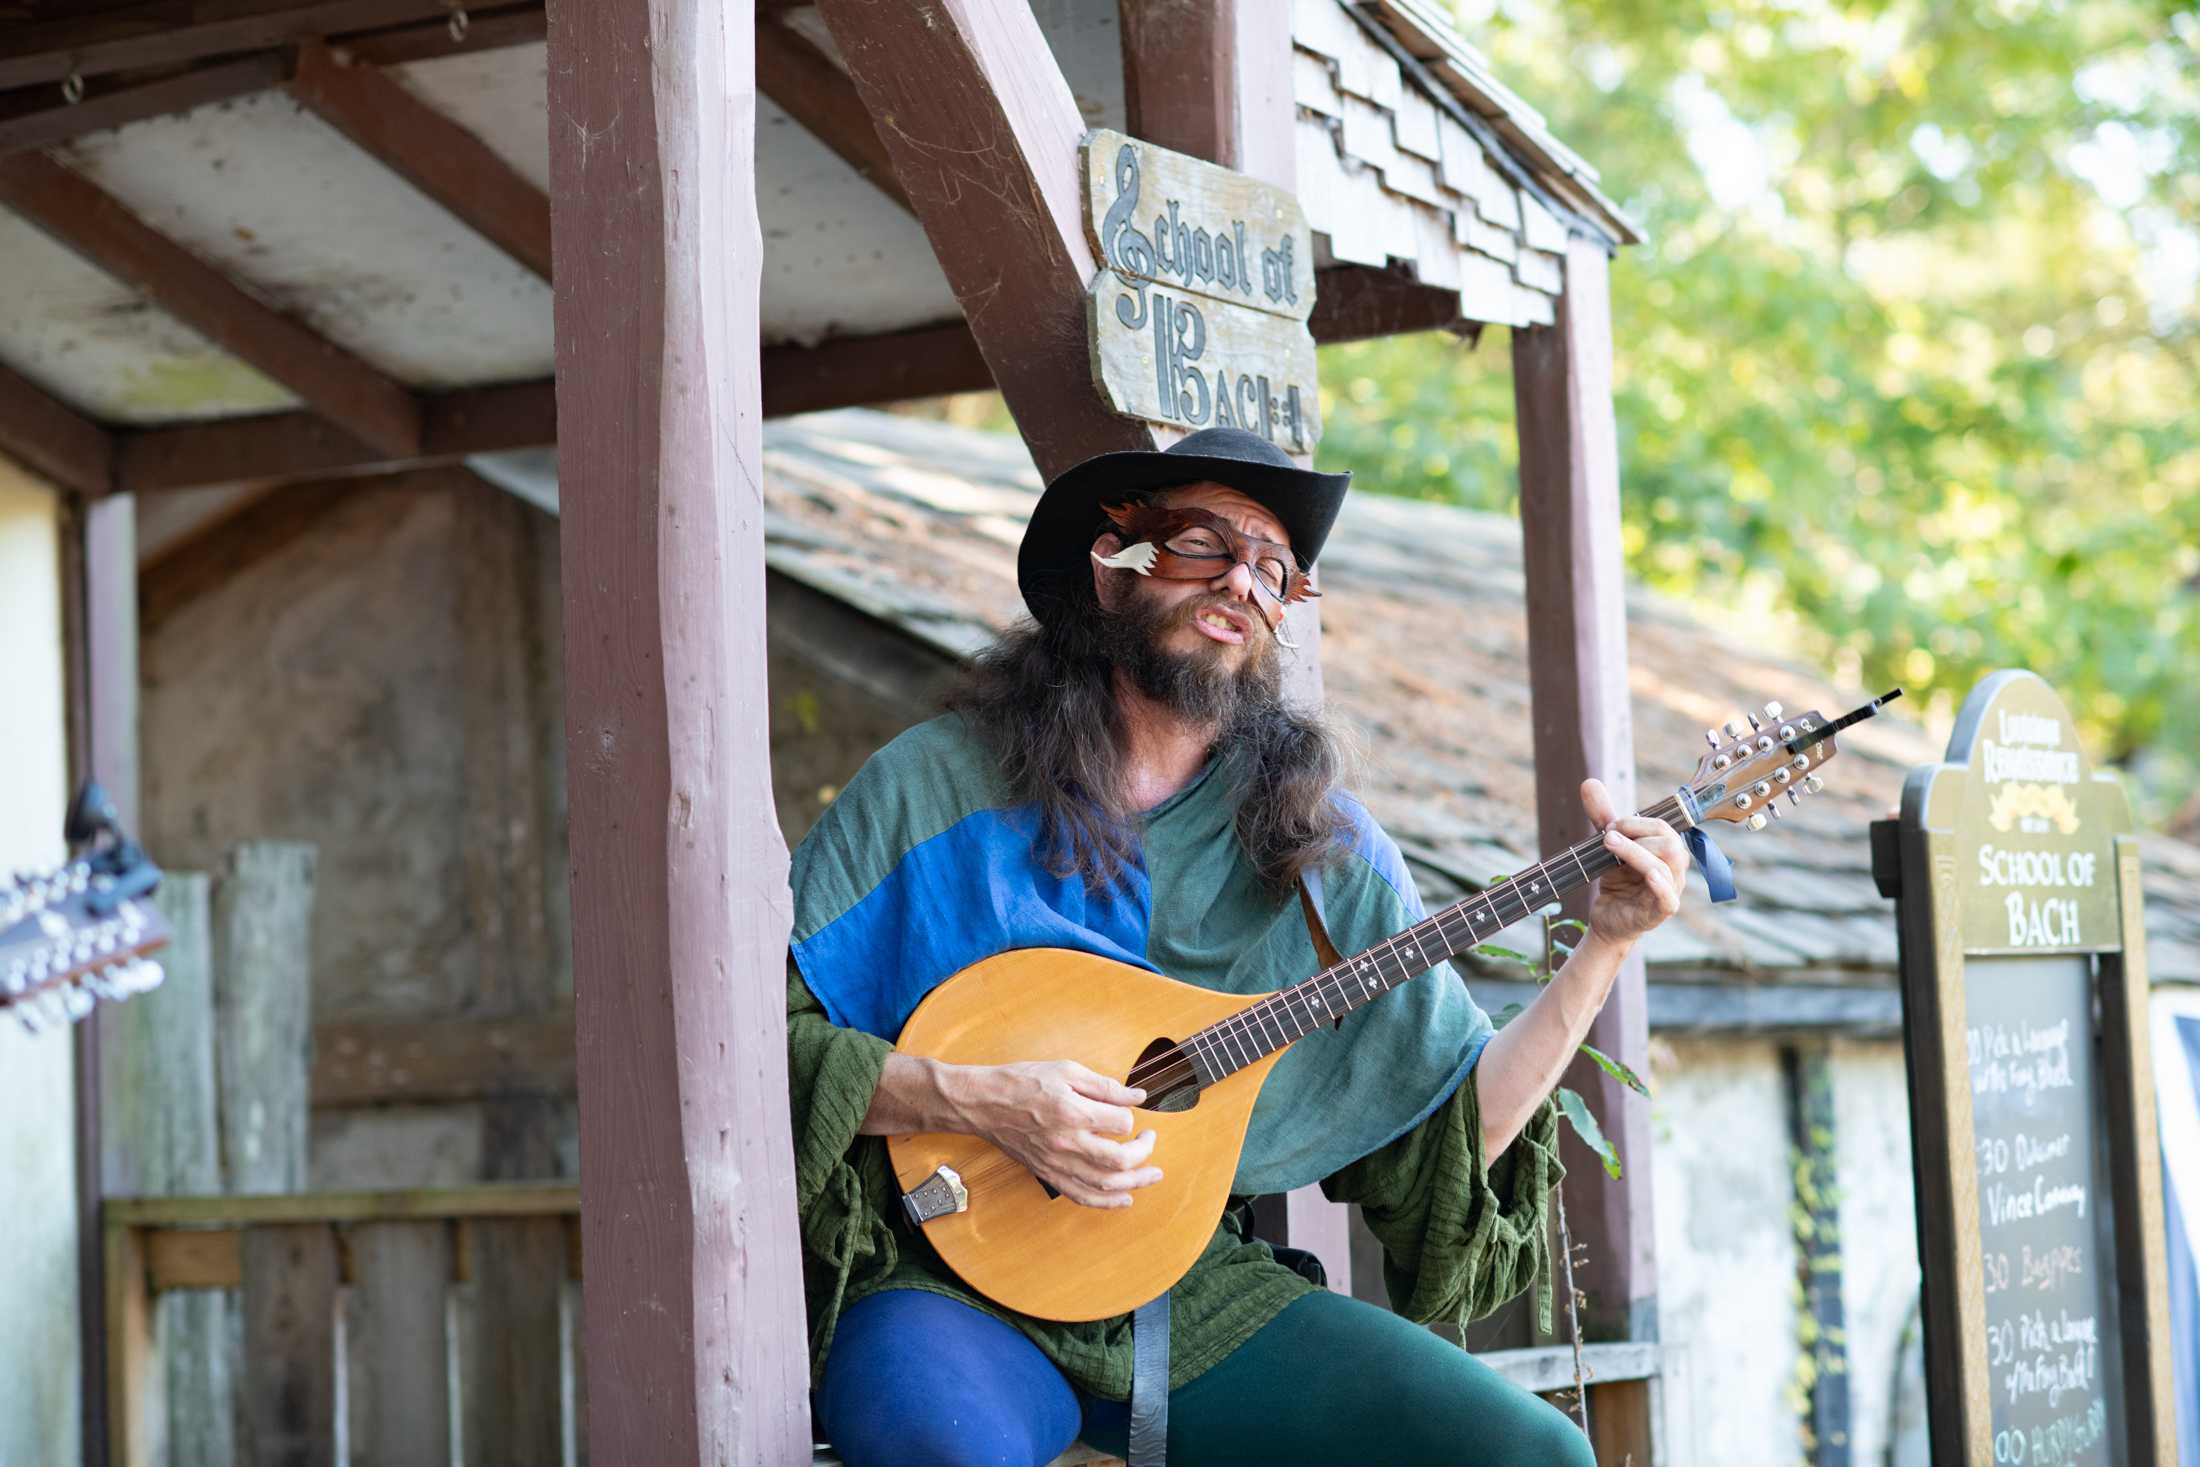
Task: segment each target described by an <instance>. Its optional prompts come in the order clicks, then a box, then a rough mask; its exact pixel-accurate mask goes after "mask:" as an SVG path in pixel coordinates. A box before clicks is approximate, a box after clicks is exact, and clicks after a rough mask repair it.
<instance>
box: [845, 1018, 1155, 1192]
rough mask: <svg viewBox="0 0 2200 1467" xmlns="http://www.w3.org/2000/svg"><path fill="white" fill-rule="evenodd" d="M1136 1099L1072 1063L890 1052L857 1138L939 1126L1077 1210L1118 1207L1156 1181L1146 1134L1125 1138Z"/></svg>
mask: <svg viewBox="0 0 2200 1467" xmlns="http://www.w3.org/2000/svg"><path fill="white" fill-rule="evenodd" d="M1145 1098H1146V1093H1145V1092H1144V1091H1143V1090H1138V1089H1134V1088H1133V1087H1131V1086H1128V1085H1123V1084H1120V1083H1118V1082H1117V1081H1114V1080H1111V1079H1109V1078H1108V1077H1107V1076H1105V1075H1102V1074H1100V1073H1098V1072H1097V1071H1094V1070H1090V1069H1087V1068H1086V1067H1085V1066H1083V1065H1081V1064H1078V1063H1077V1062H1076V1061H1075V1060H1026V1061H1024V1062H1022V1063H1019V1064H1012V1065H950V1064H942V1063H940V1062H939V1061H937V1060H928V1059H921V1058H919V1057H917V1056H915V1055H906V1054H893V1055H888V1056H887V1059H886V1069H885V1071H884V1072H883V1073H882V1074H881V1075H880V1076H879V1083H878V1089H877V1090H876V1091H875V1092H874V1093H873V1094H872V1097H871V1108H870V1109H869V1110H868V1111H867V1112H865V1114H864V1117H863V1125H862V1127H861V1128H860V1129H861V1131H862V1133H863V1134H864V1135H867V1136H908V1135H916V1134H921V1133H925V1132H935V1131H948V1132H956V1133H960V1134H962V1135H966V1136H978V1137H982V1138H984V1139H985V1140H987V1141H990V1142H992V1143H993V1144H994V1145H995V1146H998V1147H999V1148H1000V1149H1001V1150H1002V1151H1004V1152H1006V1153H1007V1154H1008V1155H1009V1156H1011V1157H1014V1158H1015V1159H1016V1160H1017V1161H1018V1162H1020V1163H1021V1164H1022V1165H1023V1166H1025V1167H1026V1168H1028V1169H1029V1170H1030V1171H1031V1172H1032V1174H1033V1175H1035V1176H1037V1177H1039V1178H1040V1179H1041V1180H1042V1181H1044V1182H1046V1183H1047V1184H1048V1185H1049V1186H1051V1187H1053V1188H1054V1190H1055V1191H1057V1192H1060V1193H1061V1194H1062V1195H1063V1196H1064V1197H1067V1198H1069V1199H1070V1200H1071V1201H1073V1202H1081V1203H1083V1204H1084V1205H1085V1206H1087V1207H1128V1206H1130V1205H1131V1193H1132V1192H1133V1191H1134V1190H1136V1189H1137V1188H1140V1187H1149V1186H1152V1185H1153V1184H1154V1183H1155V1182H1158V1181H1160V1180H1161V1169H1160V1168H1159V1167H1157V1166H1149V1165H1147V1164H1146V1163H1147V1160H1148V1158H1149V1157H1151V1156H1152V1155H1153V1148H1154V1141H1155V1135H1154V1133H1153V1132H1152V1131H1150V1130H1147V1131H1140V1132H1139V1133H1138V1134H1137V1135H1135V1136H1133V1135H1131V1130H1132V1128H1133V1126H1135V1125H1136V1118H1135V1117H1134V1116H1133V1115H1132V1114H1131V1111H1130V1107H1131V1106H1134V1105H1137V1104H1139V1103H1140V1102H1142V1101H1144V1100H1145Z"/></svg>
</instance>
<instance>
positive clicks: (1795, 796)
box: [1775, 790, 1803, 808]
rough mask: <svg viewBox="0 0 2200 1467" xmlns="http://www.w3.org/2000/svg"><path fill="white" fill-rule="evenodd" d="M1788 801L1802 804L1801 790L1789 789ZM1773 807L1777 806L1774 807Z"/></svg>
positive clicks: (1791, 803)
mask: <svg viewBox="0 0 2200 1467" xmlns="http://www.w3.org/2000/svg"><path fill="white" fill-rule="evenodd" d="M1788 803H1789V804H1790V805H1800V804H1802V803H1803V795H1802V792H1801V791H1800V790H1789V791H1788ZM1775 808H1777V807H1775Z"/></svg>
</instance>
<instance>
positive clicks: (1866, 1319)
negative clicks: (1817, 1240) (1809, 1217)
mask: <svg viewBox="0 0 2200 1467" xmlns="http://www.w3.org/2000/svg"><path fill="white" fill-rule="evenodd" d="M1833 1107H1834V1121H1833V1125H1834V1138H1835V1139H1834V1149H1835V1168H1836V1170H1835V1175H1836V1182H1837V1185H1838V1186H1839V1187H1840V1189H1841V1311H1842V1313H1843V1315H1845V1316H1846V1318H1847V1322H1848V1334H1849V1413H1850V1415H1849V1419H1850V1430H1849V1441H1850V1450H1851V1452H1852V1456H1851V1460H1852V1461H1854V1462H1857V1463H1859V1464H1876V1463H1878V1462H1881V1461H1882V1460H1884V1455H1885V1453H1886V1450H1887V1438H1888V1423H1889V1419H1890V1412H1891V1411H1892V1409H1893V1394H1894V1378H1895V1367H1896V1364H1897V1362H1898V1360H1899V1358H1900V1355H1901V1352H1902V1350H1903V1347H1904V1344H1905V1341H1904V1339H1903V1331H1904V1329H1905V1327H1906V1326H1907V1325H1908V1324H1909V1321H1910V1311H1911V1309H1912V1308H1913V1306H1914V1305H1915V1304H1916V1302H1917V1284H1918V1271H1917V1216H1916V1213H1915V1211H1914V1207H1915V1202H1914V1197H1915V1193H1914V1190H1913V1189H1912V1187H1911V1185H1910V1097H1909V1086H1908V1082H1907V1081H1906V1080H1905V1079H1904V1077H1903V1069H1902V1043H1901V1041H1900V1040H1896V1039H1883V1040H1841V1041H1836V1042H1835V1044H1834V1046H1833Z"/></svg>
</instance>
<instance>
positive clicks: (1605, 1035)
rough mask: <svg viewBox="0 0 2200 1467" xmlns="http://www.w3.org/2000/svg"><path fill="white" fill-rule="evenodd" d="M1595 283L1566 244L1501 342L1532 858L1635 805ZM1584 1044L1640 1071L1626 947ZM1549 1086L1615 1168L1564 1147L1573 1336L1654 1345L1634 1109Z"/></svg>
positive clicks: (1599, 283) (1644, 1193)
mask: <svg viewBox="0 0 2200 1467" xmlns="http://www.w3.org/2000/svg"><path fill="white" fill-rule="evenodd" d="M1607 268H1608V262H1607V260H1606V258H1605V255H1604V251H1603V250H1602V249H1601V248H1600V247H1598V246H1596V245H1593V244H1590V243H1588V242H1587V241H1584V240H1582V239H1580V238H1578V237H1577V238H1575V239H1574V240H1573V241H1572V243H1571V244H1570V246H1569V247H1568V249H1567V253H1566V293H1565V295H1564V296H1563V297H1561V298H1560V300H1559V303H1558V317H1557V320H1556V321H1554V322H1553V323H1552V324H1551V325H1549V326H1542V327H1533V328H1529V329H1525V330H1515V331H1514V332H1513V400H1514V411H1515V413H1516V414H1517V416H1518V420H1519V433H1520V524H1521V533H1522V538H1523V540H1524V542H1525V547H1524V560H1525V567H1526V571H1527V586H1528V592H1527V600H1528V675H1529V695H1530V698H1531V699H1532V703H1533V717H1534V722H1535V803H1536V830H1537V837H1538V840H1539V841H1540V843H1541V845H1542V847H1543V849H1544V850H1546V851H1552V850H1558V849H1560V848H1562V847H1564V846H1566V845H1569V844H1571V843H1573V842H1575V841H1578V840H1582V839H1585V838H1587V837H1588V836H1590V835H1593V834H1594V833H1595V832H1594V831H1593V830H1592V829H1591V827H1590V825H1589V822H1588V819H1587V817H1586V816H1584V815H1583V814H1582V809H1581V793H1580V786H1581V781H1582V780H1583V779H1585V778H1588V777H1590V776H1594V777H1596V778H1598V779H1601V780H1603V781H1604V784H1605V786H1606V788H1608V789H1609V790H1610V791H1611V794H1612V802H1613V804H1615V805H1617V806H1618V807H1619V808H1620V809H1621V810H1633V809H1634V808H1635V805H1636V799H1635V747H1634V729H1633V723H1632V719H1631V716H1630V712H1629V704H1628V698H1629V692H1628V683H1627V619H1626V601H1625V595H1626V576H1625V568H1624V567H1623V566H1622V564H1621V562H1620V520H1619V437H1618V430H1617V427H1616V425H1615V423H1614V420H1613V416H1612V325H1611V300H1610V286H1609V282H1608V277H1607ZM1694 899H1695V898H1693V897H1691V900H1694ZM1566 911H1567V915H1568V916H1572V917H1586V916H1587V914H1588V900H1587V894H1586V893H1585V892H1577V893H1576V894H1575V895H1574V897H1573V899H1572V900H1570V901H1569V902H1568V903H1567V908H1566ZM1589 1042H1590V1043H1591V1044H1593V1045H1595V1046H1596V1047H1597V1048H1599V1049H1601V1050H1603V1051H1604V1052H1605V1053H1606V1054H1609V1055H1612V1056H1614V1057H1616V1058H1618V1059H1620V1060H1621V1061H1623V1062H1625V1063H1626V1064H1628V1065H1630V1066H1632V1067H1633V1068H1634V1069H1635V1070H1636V1071H1637V1072H1641V1071H1642V1070H1643V1068H1644V1066H1645V1064H1646V1062H1647V1059H1648V1050H1649V1044H1650V1024H1649V999H1648V992H1647V989H1646V987H1645V983H1644V974H1643V964H1642V954H1641V950H1640V949H1639V948H1638V949H1637V950H1636V952H1635V954H1634V955H1633V956H1631V957H1630V958H1629V959H1628V960H1627V963H1626V965H1625V966H1624V967H1623V968H1622V969H1621V970H1620V974H1619V978H1618V981H1617V982H1616V983H1615V984H1614V986H1613V988H1612V995H1611V997H1610V999H1608V1000H1607V1001H1606V1003H1605V1005H1604V1010H1603V1012H1602V1013H1600V1014H1599V1015H1598V1016H1597V1019H1596V1022H1595V1024H1594V1025H1593V1026H1591V1028H1590V1030H1589ZM1565 1083H1566V1084H1568V1085H1571V1086H1573V1087H1574V1088H1575V1089H1577V1090H1579V1091H1580V1092H1581V1093H1582V1094H1583V1095H1584V1096H1585V1097H1587V1099H1588V1101H1589V1106H1590V1109H1591V1110H1593V1111H1595V1112H1596V1115H1597V1119H1598V1120H1599V1121H1600V1122H1601V1123H1602V1125H1603V1127H1604V1133H1605V1135H1606V1136H1608V1137H1610V1138H1611V1139H1612V1140H1613V1142H1614V1143H1615V1144H1616V1145H1617V1146H1618V1147H1619V1154H1620V1160H1621V1163H1622V1165H1623V1166H1624V1167H1625V1169H1626V1174H1625V1176H1624V1177H1622V1179H1621V1180H1619V1181H1617V1182H1614V1181H1611V1180H1609V1179H1608V1178H1606V1176H1605V1175H1604V1172H1603V1169H1602V1168H1601V1167H1599V1166H1598V1165H1597V1164H1596V1162H1595V1161H1594V1159H1593V1158H1591V1157H1590V1155H1589V1153H1588V1152H1587V1150H1586V1149H1583V1148H1581V1147H1580V1146H1579V1145H1578V1144H1577V1143H1573V1142H1568V1143H1567V1146H1568V1150H1569V1155H1568V1156H1567V1178H1566V1215H1567V1218H1568V1219H1569V1221H1570V1222H1571V1223H1572V1230H1573V1234H1574V1237H1575V1238H1576V1239H1577V1240H1578V1241H1579V1242H1581V1243H1582V1244H1584V1245H1585V1248H1586V1260H1587V1261H1586V1263H1585V1265H1584V1266H1583V1267H1581V1268H1578V1269H1576V1270H1575V1277H1576V1279H1577V1281H1578V1282H1579V1284H1580V1286H1581V1288H1582V1289H1584V1290H1585V1291H1586V1293H1587V1295H1588V1302H1587V1306H1586V1308H1585V1309H1584V1311H1583V1315H1582V1327H1583V1329H1584V1331H1585V1332H1586V1333H1587V1334H1588V1336H1589V1337H1590V1338H1592V1339H1599V1340H1618V1339H1626V1340H1651V1339H1655V1338H1657V1332H1658V1318H1657V1278H1656V1273H1655V1267H1654V1265H1655V1250H1654V1243H1653V1238H1652V1232H1651V1210H1650V1209H1651V1199H1650V1111H1649V1107H1648V1106H1646V1105H1644V1104H1642V1102H1641V1101H1640V1099H1639V1098H1638V1097H1636V1096H1634V1095H1632V1094H1631V1093H1630V1092H1629V1091H1628V1090H1627V1089H1626V1088H1625V1087H1624V1086H1622V1085H1620V1084H1619V1083H1618V1082H1617V1081H1615V1080H1612V1079H1610V1078H1609V1077H1607V1076H1605V1075H1604V1073H1603V1072H1602V1071H1600V1070H1598V1069H1596V1068H1595V1067H1594V1066H1592V1065H1590V1064H1589V1063H1588V1062H1587V1061H1584V1060H1577V1061H1576V1062H1575V1063H1574V1065H1573V1067H1572V1068H1571V1069H1569V1070H1568V1071H1567V1074H1566V1080H1565Z"/></svg>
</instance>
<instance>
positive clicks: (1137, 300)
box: [1086, 132, 1321, 453]
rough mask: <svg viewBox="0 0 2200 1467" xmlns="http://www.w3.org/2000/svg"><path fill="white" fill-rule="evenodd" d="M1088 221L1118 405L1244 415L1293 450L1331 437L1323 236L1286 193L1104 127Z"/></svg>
mask: <svg viewBox="0 0 2200 1467" xmlns="http://www.w3.org/2000/svg"><path fill="white" fill-rule="evenodd" d="M1086 149H1087V154H1086V208H1087V216H1086V217H1087V221H1088V224H1089V226H1090V227H1091V229H1092V232H1093V235H1094V244H1095V246H1096V247H1097V249H1098V250H1099V253H1100V256H1101V259H1102V260H1103V262H1104V265H1105V268H1104V269H1103V270H1102V271H1101V273H1100V275H1099V276H1098V278H1097V279H1095V280H1094V282H1093V288H1092V292H1091V296H1090V316H1091V328H1092V354H1093V378H1094V382H1095V384H1096V385H1097V386H1098V387H1099V389H1100V393H1101V396H1102V398H1103V399H1104V400H1106V402H1107V403H1108V405H1109V406H1110V407H1111V408H1113V409H1114V410H1115V411H1117V412H1119V413H1124V414H1127V415H1128V416H1131V417H1137V418H1145V419H1148V420H1150V421H1155V422H1163V423H1169V424H1172V425H1175V426H1180V427H1190V428H1206V427H1238V428H1245V429H1249V430H1251V431H1253V432H1256V433H1259V434H1261V435H1262V436H1263V437H1265V438H1267V439H1268V440H1269V441H1271V442H1273V443H1276V444H1278V445H1279V446H1281V447H1284V448H1286V449H1288V450H1290V451H1291V452H1293V453H1307V452H1311V451H1312V449H1313V447H1314V444H1315V442H1316V441H1318V440H1319V439H1320V437H1321V416H1320V399H1319V394H1318V392H1317V388H1316V383H1317V375H1316V364H1315V356H1314V338H1313V335H1312V333H1310V332H1309V331H1308V330H1307V328H1306V320H1305V318H1306V316H1307V314H1308V313H1309V312H1311V311H1312V310H1313V306H1314V272H1313V264H1312V248H1313V247H1312V236H1311V235H1310V234H1309V233H1308V231H1307V228H1306V220H1305V215H1304V213H1303V212H1302V211H1301V210H1300V209H1299V207H1298V203H1297V201H1296V200H1295V199H1293V198H1292V197H1291V195H1290V194H1288V193H1287V192H1285V191H1283V190H1281V189H1277V188H1273V187H1270V186H1269V185H1266V184H1262V183H1259V182H1257V181H1255V180H1253V179H1250V178H1246V177H1244V176H1243V175H1241V174H1238V173H1233V172H1232V171H1230V170H1229V169H1226V168H1220V167H1217V166H1216V165H1214V164H1212V163H1207V162H1203V161H1201V160H1200V159H1197V158H1190V157H1186V156H1184V155H1182V154H1178V153H1171V152H1169V151H1167V150H1166V149H1161V148H1155V147H1152V146H1151V145H1149V144H1146V143H1141V142H1137V141H1135V140H1133V139H1130V138H1126V137H1124V136H1123V135H1122V134H1120V133H1112V132H1098V133H1095V134H1094V135H1093V136H1092V138H1091V139H1090V140H1089V141H1088V142H1087V144H1086Z"/></svg>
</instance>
